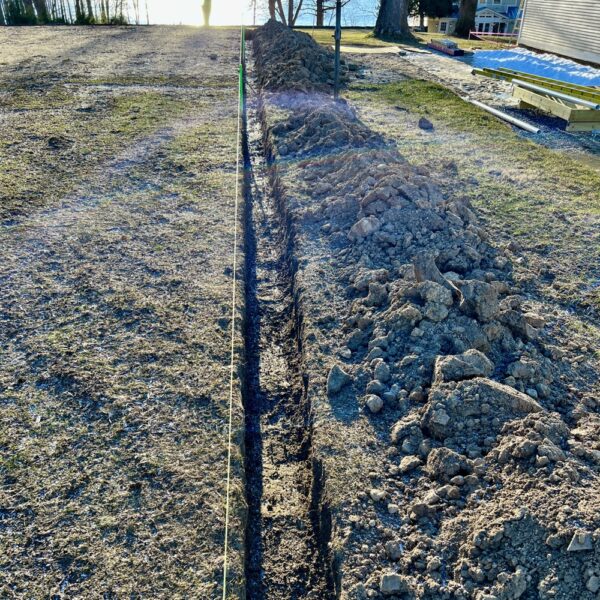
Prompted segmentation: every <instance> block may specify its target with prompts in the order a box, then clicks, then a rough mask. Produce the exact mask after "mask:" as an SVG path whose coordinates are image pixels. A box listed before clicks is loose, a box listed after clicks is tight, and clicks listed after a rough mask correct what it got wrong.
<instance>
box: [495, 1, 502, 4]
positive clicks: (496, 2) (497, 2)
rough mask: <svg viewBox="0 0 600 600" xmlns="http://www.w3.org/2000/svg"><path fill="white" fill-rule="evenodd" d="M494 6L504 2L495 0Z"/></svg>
mask: <svg viewBox="0 0 600 600" xmlns="http://www.w3.org/2000/svg"><path fill="white" fill-rule="evenodd" d="M494 4H502V0H494Z"/></svg>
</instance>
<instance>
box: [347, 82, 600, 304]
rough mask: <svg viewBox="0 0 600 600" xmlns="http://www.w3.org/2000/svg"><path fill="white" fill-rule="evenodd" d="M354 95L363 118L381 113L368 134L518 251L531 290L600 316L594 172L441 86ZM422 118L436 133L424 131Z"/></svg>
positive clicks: (370, 88)
mask: <svg viewBox="0 0 600 600" xmlns="http://www.w3.org/2000/svg"><path fill="white" fill-rule="evenodd" d="M347 95H348V97H349V99H350V100H352V101H354V102H355V103H357V104H359V105H361V106H362V109H363V113H364V115H365V116H368V115H370V110H371V108H370V107H371V106H373V107H379V108H378V110H380V111H381V110H383V111H384V114H385V117H383V118H382V117H380V116H373V121H374V122H373V123H369V124H370V125H371V126H372V127H374V128H379V129H380V130H381V132H382V133H385V134H386V135H388V136H390V137H392V138H394V139H395V141H396V142H397V144H398V146H399V149H400V151H401V152H402V154H404V155H405V156H406V157H407V158H408V159H409V160H411V161H412V162H414V163H417V164H419V165H422V166H424V167H426V168H428V169H429V170H431V171H432V172H433V173H435V174H436V175H438V176H440V180H441V184H442V185H443V186H445V187H446V189H447V191H448V193H451V194H455V195H456V194H458V195H459V196H461V197H463V198H465V199H467V200H469V201H471V202H472V203H473V205H474V206H476V207H477V208H478V209H479V212H480V214H481V215H482V216H483V217H484V219H485V220H486V221H487V223H488V226H489V227H490V229H491V230H492V231H493V232H494V236H495V237H496V238H497V240H498V241H499V242H501V241H503V240H504V241H505V242H508V241H510V240H516V241H517V242H518V243H519V244H520V246H521V247H522V248H523V250H524V251H525V252H526V255H527V256H526V262H525V263H524V264H523V266H522V267H521V266H519V267H518V269H520V270H521V276H522V279H523V281H524V283H529V284H531V285H538V284H540V285H542V286H543V287H544V289H545V291H546V293H548V294H549V295H551V296H552V297H554V298H556V299H557V300H560V301H561V302H563V303H565V304H567V305H577V306H581V307H583V308H592V309H594V310H600V286H598V283H599V281H600V279H599V278H600V237H599V231H600V192H599V190H600V173H598V171H596V170H595V169H594V168H593V167H592V166H591V165H590V164H589V163H587V162H584V161H580V160H577V158H574V157H572V156H570V155H568V154H567V153H563V152H559V151H556V150H553V149H549V148H546V147H543V146H540V145H538V144H536V143H534V142H532V141H530V140H528V139H526V138H524V137H523V136H521V135H520V134H519V133H517V132H516V131H515V130H513V129H512V128H511V127H510V126H508V125H506V124H505V123H503V122H502V121H500V120H498V119H496V118H494V117H493V116H491V115H489V114H488V113H486V112H485V111H483V110H480V109H479V108H477V107H475V106H473V105H471V104H469V103H466V102H464V101H463V100H461V99H460V98H459V97H458V96H456V95H455V94H454V93H452V92H451V91H449V90H447V89H446V88H444V87H442V86H440V85H437V84H435V83H431V82H426V81H419V80H406V81H401V82H398V83H393V84H385V85H364V84H359V85H354V86H353V87H352V88H351V89H350V90H349V91H348V94H347ZM421 116H425V117H426V118H428V119H429V120H430V121H431V122H432V123H433V124H434V131H433V132H430V133H427V132H424V131H422V130H421V129H419V128H418V126H417V121H418V119H419V117H421ZM540 276H541V277H540Z"/></svg>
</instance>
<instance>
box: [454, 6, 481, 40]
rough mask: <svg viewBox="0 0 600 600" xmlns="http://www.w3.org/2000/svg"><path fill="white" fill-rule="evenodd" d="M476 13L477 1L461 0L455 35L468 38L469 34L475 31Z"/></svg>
mask: <svg viewBox="0 0 600 600" xmlns="http://www.w3.org/2000/svg"><path fill="white" fill-rule="evenodd" d="M476 11H477V0H461V2H460V11H459V14H458V22H457V23H456V30H455V33H456V35H460V36H462V37H468V36H469V32H470V31H472V30H473V29H475V12H476Z"/></svg>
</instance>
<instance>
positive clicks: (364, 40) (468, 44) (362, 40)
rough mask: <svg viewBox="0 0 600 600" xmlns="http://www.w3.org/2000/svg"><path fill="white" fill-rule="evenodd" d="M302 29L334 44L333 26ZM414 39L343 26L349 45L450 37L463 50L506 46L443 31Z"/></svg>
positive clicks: (418, 43) (415, 42) (409, 42)
mask: <svg viewBox="0 0 600 600" xmlns="http://www.w3.org/2000/svg"><path fill="white" fill-rule="evenodd" d="M298 29H299V30H300V31H304V32H306V33H308V34H310V35H312V36H313V37H314V38H315V40H316V41H317V42H319V44H323V45H325V46H330V45H333V28H328V29H313V28H311V27H299V28H298ZM413 36H414V37H413V39H407V40H401V41H400V42H397V41H396V42H395V41H390V40H382V39H380V38H378V37H376V36H375V34H374V33H373V31H372V30H371V29H362V28H353V27H348V28H343V29H342V44H347V45H348V46H367V47H371V48H373V47H375V48H381V47H384V46H395V45H397V44H398V43H400V44H402V45H411V46H423V47H424V46H426V45H427V42H429V41H430V40H432V39H450V40H452V41H454V42H456V43H457V44H458V47H459V48H462V49H463V50H476V49H485V50H488V49H492V50H497V49H498V48H499V47H504V44H498V43H496V42H489V41H482V40H465V39H463V38H459V37H455V36H447V35H442V34H441V33H427V32H413Z"/></svg>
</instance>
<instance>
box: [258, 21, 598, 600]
mask: <svg viewBox="0 0 600 600" xmlns="http://www.w3.org/2000/svg"><path fill="white" fill-rule="evenodd" d="M268 27H269V28H270V29H275V26H274V25H272V24H270V25H269V26H268ZM278 31H279V30H278ZM295 35H296V34H293V33H292V32H287V33H286V34H285V36H284V34H283V32H281V33H279V34H278V36H267V35H266V34H264V35H262V37H261V34H259V35H258V38H259V39H262V40H263V41H262V42H261V45H260V46H259V51H258V59H257V70H258V76H259V81H261V83H262V84H263V86H266V87H267V88H271V89H275V90H281V89H282V86H283V85H285V84H284V82H282V81H279V80H275V81H274V80H273V79H272V75H271V74H272V73H274V72H277V71H278V70H279V69H280V68H281V65H280V63H281V62H282V61H281V60H280V58H279V56H280V52H279V51H278V49H279V48H280V47H281V44H282V41H281V39H280V38H282V37H286V38H290V37H294V36H295ZM273 38H274V39H275V40H276V44H275V46H274V50H273V51H272V53H271V50H272V49H271V48H270V47H269V46H268V42H269V40H270V39H273ZM302 40H303V38H299V39H298V41H297V42H295V43H297V44H301V43H303V42H302ZM286 45H287V46H293V44H292V43H290V42H286ZM283 63H284V64H286V63H285V59H284V60H283ZM315 64H316V66H317V67H318V71H317V72H313V71H312V66H311V62H310V60H309V61H307V62H305V63H303V67H304V68H305V69H306V70H307V71H308V74H307V75H306V81H305V84H304V85H305V86H306V87H309V86H311V85H312V82H313V81H314V79H315V78H317V79H318V77H319V75H318V73H320V72H321V71H320V67H319V65H320V64H321V63H320V62H318V61H317V62H316V63H315ZM302 73H303V74H304V71H302ZM273 81H274V84H273ZM295 85H296V84H295ZM300 87H301V86H300ZM274 112H275V111H274ZM277 114H278V118H277V119H275V122H274V123H272V127H271V129H270V132H269V133H270V137H271V142H272V145H273V147H274V148H275V150H276V152H275V156H277V157H280V158H285V157H286V156H289V155H293V156H294V157H295V159H296V161H295V164H296V165H297V166H298V165H299V168H298V167H297V166H296V170H295V171H293V173H292V171H288V177H295V178H296V179H297V181H296V182H295V183H292V184H291V185H293V187H294V188H295V191H296V192H297V193H295V194H294V202H293V203H292V206H293V214H294V217H295V218H296V219H297V220H298V221H299V222H301V223H302V224H303V227H305V228H307V229H309V230H310V231H311V234H310V235H312V236H316V235H317V233H318V234H319V235H320V236H322V238H323V239H324V240H325V242H324V243H326V244H327V246H328V248H329V249H330V251H331V252H332V253H333V254H334V255H335V257H336V260H337V264H338V265H339V269H338V270H337V273H338V274H339V283H340V287H341V286H344V287H345V289H346V290H347V297H346V298H345V301H346V302H345V304H346V306H347V307H348V310H347V314H346V315H345V316H343V317H342V318H341V321H342V323H341V330H342V336H341V337H339V338H338V341H339V344H338V346H339V347H338V354H339V356H340V357H342V358H340V359H339V361H338V364H335V365H334V366H333V367H332V370H331V371H330V373H329V377H328V386H327V393H328V395H329V397H330V399H331V400H335V401H336V402H338V403H339V402H343V401H344V398H345V397H348V398H350V397H351V396H352V395H355V394H358V395H360V396H361V397H362V408H363V411H364V412H363V414H364V415H365V418H368V419H370V420H371V422H372V424H373V426H374V427H376V428H380V429H381V430H383V429H384V428H385V429H387V432H388V434H389V435H388V444H389V445H388V448H387V450H386V452H385V458H384V459H383V460H382V472H381V473H379V474H378V475H377V479H378V485H377V487H374V488H372V489H370V490H366V491H365V493H364V494H363V495H361V496H360V497H359V498H358V499H357V500H356V502H355V504H354V505H353V506H352V508H351V509H350V510H349V513H350V514H348V515H346V516H345V517H339V518H340V519H344V518H346V517H347V518H348V522H349V523H350V524H351V526H352V528H353V533H352V534H351V535H350V537H349V539H348V540H347V541H346V546H345V549H344V551H343V553H344V557H343V558H342V560H341V563H342V564H343V565H344V567H343V568H344V574H343V578H344V589H345V590H348V592H347V597H348V598H371V597H379V596H380V595H383V596H386V597H388V596H390V597H407V598H474V599H476V600H492V599H497V600H498V599H507V600H508V599H512V598H543V599H550V598H552V599H554V600H557V599H559V598H560V599H563V600H570V599H573V598H581V599H588V600H592V599H594V598H599V597H600V596H599V595H598V590H599V588H600V585H599V579H598V578H599V577H600V572H599V570H600V569H599V565H600V517H599V515H600V512H599V511H600V493H599V491H600V490H599V487H598V480H599V478H598V474H599V471H600V447H599V443H600V442H598V432H599V429H600V419H599V418H598V415H595V414H592V413H591V412H590V411H589V410H587V409H586V408H585V407H581V406H578V407H577V409H576V396H575V395H574V394H573V393H571V391H570V390H569V389H568V381H569V373H568V370H566V368H564V367H562V366H561V365H560V364H559V363H557V362H556V356H557V351H556V349H555V348H553V347H552V345H551V344H549V343H548V340H547V338H546V336H545V333H544V327H545V319H544V318H542V316H540V315H539V314H537V313H536V312H534V311H532V310H531V309H530V307H529V306H528V304H527V300H526V299H525V298H523V297H521V296H520V295H519V293H518V290H516V289H515V288H514V285H513V284H512V283H511V264H510V262H509V260H508V259H507V258H506V256H505V255H504V254H503V253H502V252H501V251H499V250H498V249H496V248H494V247H493V246H492V245H491V244H490V242H489V240H488V237H487V235H486V232H485V230H484V229H483V228H482V226H481V224H480V223H479V221H478V219H477V216H476V214H475V213H474V211H473V209H472V207H471V206H469V205H468V203H466V202H464V201H461V200H460V199H459V198H453V197H450V198H448V197H445V196H444V195H443V194H442V192H441V191H440V187H439V186H438V185H437V184H436V176H435V173H434V172H430V171H429V170H427V169H423V168H415V167H413V166H412V165H410V164H408V163H407V162H406V161H405V160H404V159H403V158H402V156H401V155H400V154H399V152H398V151H397V149H396V148H395V147H394V146H393V145H392V144H390V143H386V142H385V140H381V139H380V138H379V137H378V136H376V135H375V134H373V133H371V132H370V131H369V130H368V129H367V128H366V127H365V126H364V125H363V124H362V123H360V121H359V120H358V119H357V117H356V115H355V114H354V112H353V111H352V110H351V109H349V108H348V107H346V106H343V105H341V106H340V105H336V104H334V103H332V102H322V103H321V104H320V106H319V107H318V108H315V105H314V102H313V100H307V102H306V105H305V106H304V112H302V110H296V111H294V112H289V113H287V114H286V115H285V116H283V117H282V116H281V113H280V112H278V113H277ZM315 155H317V156H315ZM285 162H286V161H282V170H284V169H285V168H288V167H284V166H283V163H285ZM298 180H299V181H298ZM365 373H366V374H367V376H366V377H365V376H364V374H365ZM360 374H363V375H360ZM350 392H351V393H350ZM390 420H391V422H392V423H391V426H390V424H389V423H390ZM594 435H595V437H594ZM594 494H595V496H594ZM346 524H347V523H346ZM339 528H340V529H343V528H344V523H340V524H339Z"/></svg>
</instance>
